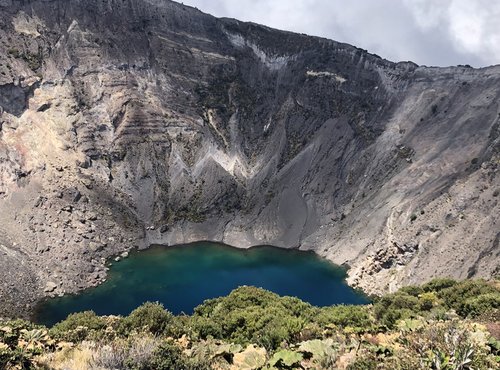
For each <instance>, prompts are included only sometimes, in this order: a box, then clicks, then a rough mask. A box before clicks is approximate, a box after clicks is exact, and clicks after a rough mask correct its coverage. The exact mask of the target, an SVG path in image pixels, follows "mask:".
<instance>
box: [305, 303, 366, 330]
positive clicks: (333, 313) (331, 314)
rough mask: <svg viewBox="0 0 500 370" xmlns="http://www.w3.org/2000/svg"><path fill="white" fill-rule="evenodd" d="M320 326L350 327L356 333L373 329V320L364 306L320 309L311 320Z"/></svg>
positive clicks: (340, 306)
mask: <svg viewBox="0 0 500 370" xmlns="http://www.w3.org/2000/svg"><path fill="white" fill-rule="evenodd" d="M313 321H314V322H315V323H317V324H318V325H320V326H323V327H324V326H327V325H335V326H340V327H342V328H345V327H348V326H349V327H352V328H354V329H356V330H357V331H369V330H371V329H373V327H374V319H373V317H372V316H371V314H370V311H369V308H368V307H366V306H344V305H339V306H331V307H323V308H321V309H320V311H319V313H318V315H317V316H316V317H315V318H314V319H313Z"/></svg>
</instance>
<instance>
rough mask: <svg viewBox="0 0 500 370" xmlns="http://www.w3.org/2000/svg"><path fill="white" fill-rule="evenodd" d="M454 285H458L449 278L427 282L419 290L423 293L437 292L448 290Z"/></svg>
mask: <svg viewBox="0 0 500 370" xmlns="http://www.w3.org/2000/svg"><path fill="white" fill-rule="evenodd" d="M456 284H458V282H457V281H456V280H453V279H450V278H438V279H433V280H431V281H429V282H428V283H427V284H424V285H422V287H421V289H422V290H423V291H425V292H439V291H441V290H443V289H446V288H450V287H452V286H454V285H456ZM403 289H404V288H403Z"/></svg>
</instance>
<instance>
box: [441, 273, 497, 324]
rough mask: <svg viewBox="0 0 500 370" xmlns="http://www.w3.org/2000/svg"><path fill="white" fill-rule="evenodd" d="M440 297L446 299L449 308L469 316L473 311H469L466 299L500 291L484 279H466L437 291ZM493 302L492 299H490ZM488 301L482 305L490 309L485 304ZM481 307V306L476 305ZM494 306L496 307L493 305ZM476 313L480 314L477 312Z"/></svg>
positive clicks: (463, 315) (495, 293)
mask: <svg viewBox="0 0 500 370" xmlns="http://www.w3.org/2000/svg"><path fill="white" fill-rule="evenodd" d="M437 294H438V297H439V298H441V299H442V300H443V301H444V304H445V306H446V307H448V308H452V309H454V310H455V311H457V313H458V314H459V315H460V316H462V317H467V316H469V314H471V313H472V312H469V311H468V308H467V307H468V306H467V305H466V301H467V300H469V299H473V298H479V296H481V295H483V294H493V295H497V296H498V295H500V292H499V291H498V289H497V288H495V287H494V286H493V285H491V284H489V283H487V282H486V281H484V280H466V281H462V282H460V283H456V284H454V285H453V286H451V287H449V288H445V289H442V290H440V291H439V292H437ZM489 301H490V302H491V299H489ZM485 303H486V301H483V304H482V305H481V307H483V309H488V307H486V306H485ZM476 308H479V306H476ZM493 308H494V307H493ZM475 314H480V312H476V313H475Z"/></svg>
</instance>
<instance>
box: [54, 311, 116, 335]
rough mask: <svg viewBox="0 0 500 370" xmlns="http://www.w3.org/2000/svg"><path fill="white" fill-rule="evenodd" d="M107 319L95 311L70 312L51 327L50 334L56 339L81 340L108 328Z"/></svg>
mask: <svg viewBox="0 0 500 370" xmlns="http://www.w3.org/2000/svg"><path fill="white" fill-rule="evenodd" d="M106 326H107V323H106V319H105V318H104V317H101V316H97V315H96V314H95V312H94V311H84V312H78V313H73V314H70V315H69V316H68V317H67V318H66V320H63V321H61V322H59V323H57V324H56V325H54V326H53V327H52V329H50V334H51V336H53V337H54V338H56V339H59V340H65V341H70V342H81V341H83V340H85V339H87V337H89V336H90V335H91V334H92V333H93V334H98V333H101V332H103V330H104V329H105V328H106Z"/></svg>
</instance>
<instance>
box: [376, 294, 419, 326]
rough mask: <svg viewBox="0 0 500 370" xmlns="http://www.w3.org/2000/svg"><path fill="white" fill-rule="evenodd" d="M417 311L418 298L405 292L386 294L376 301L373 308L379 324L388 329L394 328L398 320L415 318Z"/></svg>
mask: <svg viewBox="0 0 500 370" xmlns="http://www.w3.org/2000/svg"><path fill="white" fill-rule="evenodd" d="M419 311H420V306H419V300H418V298H417V297H414V296H412V295H409V294H408V293H405V292H397V293H393V294H388V295H386V296H384V297H382V298H380V299H378V300H377V301H376V302H375V304H374V306H373V312H374V314H375V318H376V319H377V320H379V324H381V325H382V326H386V327H387V328H389V329H392V328H394V326H395V324H396V322H397V321H398V320H400V319H405V318H410V317H415V316H416V315H417V314H418V312H419Z"/></svg>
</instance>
